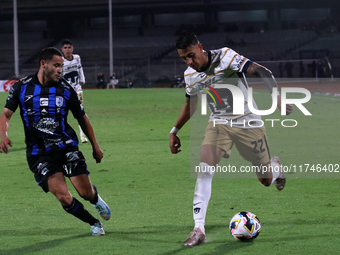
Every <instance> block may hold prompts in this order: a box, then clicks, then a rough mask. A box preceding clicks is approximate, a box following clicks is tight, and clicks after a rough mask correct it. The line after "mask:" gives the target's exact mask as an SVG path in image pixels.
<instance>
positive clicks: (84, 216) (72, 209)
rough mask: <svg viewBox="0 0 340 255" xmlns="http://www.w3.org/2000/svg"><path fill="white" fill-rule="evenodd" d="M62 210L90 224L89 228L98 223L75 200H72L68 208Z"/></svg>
mask: <svg viewBox="0 0 340 255" xmlns="http://www.w3.org/2000/svg"><path fill="white" fill-rule="evenodd" d="M63 208H64V210H65V211H66V212H68V213H70V214H72V215H73V216H74V217H77V218H78V219H80V220H82V221H84V222H86V223H88V224H90V225H91V226H92V225H94V224H95V223H96V222H98V219H96V218H94V217H93V216H92V215H91V214H90V213H89V212H88V211H87V210H86V209H85V208H84V205H83V204H82V203H81V202H79V201H78V200H77V199H76V198H73V200H72V203H71V205H70V206H67V207H64V206H63Z"/></svg>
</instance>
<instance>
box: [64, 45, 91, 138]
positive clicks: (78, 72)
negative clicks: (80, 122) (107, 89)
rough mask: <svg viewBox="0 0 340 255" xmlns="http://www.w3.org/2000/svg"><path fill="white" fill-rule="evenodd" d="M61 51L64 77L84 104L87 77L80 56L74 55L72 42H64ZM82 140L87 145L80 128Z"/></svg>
mask: <svg viewBox="0 0 340 255" xmlns="http://www.w3.org/2000/svg"><path fill="white" fill-rule="evenodd" d="M61 45H62V47H61V51H62V52H63V54H64V57H63V59H64V66H63V76H64V78H65V79H66V80H67V81H68V83H69V84H71V86H72V87H73V88H74V90H75V91H76V92H77V94H78V97H79V100H80V102H81V103H82V104H83V103H84V101H83V88H82V86H83V85H84V84H85V75H84V71H83V67H82V65H81V59H80V56H79V55H77V54H72V53H73V43H72V42H71V41H70V40H64V41H62V43H61ZM79 131H80V139H81V142H82V143H87V139H86V136H85V134H84V132H83V130H82V129H81V127H80V126H79Z"/></svg>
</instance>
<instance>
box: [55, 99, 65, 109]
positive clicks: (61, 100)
mask: <svg viewBox="0 0 340 255" xmlns="http://www.w3.org/2000/svg"><path fill="white" fill-rule="evenodd" d="M55 104H56V106H57V107H62V106H63V104H64V98H63V97H56V99H55Z"/></svg>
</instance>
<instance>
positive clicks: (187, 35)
mask: <svg viewBox="0 0 340 255" xmlns="http://www.w3.org/2000/svg"><path fill="white" fill-rule="evenodd" d="M199 43H200V42H199V41H198V38H197V36H196V35H195V34H194V33H192V32H187V31H186V32H182V33H181V35H180V36H179V37H178V38H177V40H176V48H177V49H185V48H188V47H189V46H193V45H197V44H199Z"/></svg>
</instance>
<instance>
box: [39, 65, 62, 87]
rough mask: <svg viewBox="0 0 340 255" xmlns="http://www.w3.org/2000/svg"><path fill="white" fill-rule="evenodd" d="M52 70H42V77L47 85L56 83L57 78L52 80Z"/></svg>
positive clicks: (50, 85)
mask: <svg viewBox="0 0 340 255" xmlns="http://www.w3.org/2000/svg"><path fill="white" fill-rule="evenodd" d="M54 75H55V74H54V72H53V70H49V69H45V70H44V72H43V77H44V84H45V85H46V86H48V87H52V86H54V85H56V84H57V83H58V81H59V79H58V80H57V81H56V80H54Z"/></svg>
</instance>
